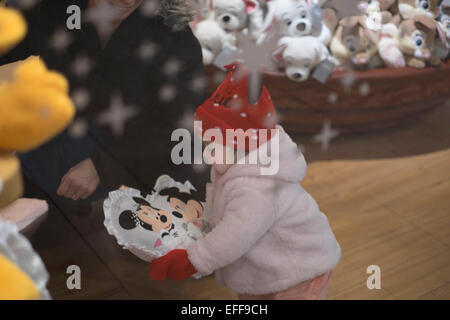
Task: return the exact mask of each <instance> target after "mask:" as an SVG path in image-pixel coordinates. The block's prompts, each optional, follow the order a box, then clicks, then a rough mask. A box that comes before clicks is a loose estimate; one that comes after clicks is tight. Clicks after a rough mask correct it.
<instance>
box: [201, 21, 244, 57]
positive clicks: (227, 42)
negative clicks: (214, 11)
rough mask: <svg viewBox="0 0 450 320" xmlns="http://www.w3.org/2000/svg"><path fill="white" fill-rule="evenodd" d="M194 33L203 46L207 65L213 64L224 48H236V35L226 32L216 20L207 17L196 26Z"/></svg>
mask: <svg viewBox="0 0 450 320" xmlns="http://www.w3.org/2000/svg"><path fill="white" fill-rule="evenodd" d="M194 34H195V36H196V37H197V39H198V41H199V42H200V45H201V46H202V53H203V63H204V64H205V65H210V64H212V63H213V62H214V59H215V58H216V57H217V55H218V54H219V53H220V52H222V50H223V49H224V48H226V47H228V48H231V49H234V48H235V42H236V38H235V37H234V35H233V34H231V33H227V32H225V31H224V30H223V29H222V28H221V26H220V25H219V24H218V23H217V22H216V21H215V20H212V19H207V20H203V21H201V22H199V23H198V24H197V25H195V26H194Z"/></svg>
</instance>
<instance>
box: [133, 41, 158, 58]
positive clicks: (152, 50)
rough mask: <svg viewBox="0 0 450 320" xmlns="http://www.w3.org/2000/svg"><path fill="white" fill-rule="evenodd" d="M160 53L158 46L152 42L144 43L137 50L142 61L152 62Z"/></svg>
mask: <svg viewBox="0 0 450 320" xmlns="http://www.w3.org/2000/svg"><path fill="white" fill-rule="evenodd" d="M157 53H158V46H157V45H156V44H155V43H153V42H151V41H144V42H143V43H142V44H141V45H140V46H139V48H138V49H137V55H138V57H139V58H141V60H142V61H145V62H148V61H150V60H151V59H152V58H153V57H154V56H155V55H156V54H157Z"/></svg>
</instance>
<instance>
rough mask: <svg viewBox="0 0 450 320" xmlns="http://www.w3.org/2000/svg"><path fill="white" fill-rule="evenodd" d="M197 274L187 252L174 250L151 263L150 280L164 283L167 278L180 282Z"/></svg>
mask: <svg viewBox="0 0 450 320" xmlns="http://www.w3.org/2000/svg"><path fill="white" fill-rule="evenodd" d="M195 273H197V270H196V269H195V267H194V266H193V265H192V263H191V262H190V261H189V258H188V255H187V252H186V250H181V249H176V250H172V251H170V252H169V253H168V254H166V255H165V256H163V257H161V258H159V259H156V260H153V261H152V262H151V263H150V278H152V279H153V280H155V281H164V280H165V279H166V278H167V277H169V278H170V279H172V280H176V281H179V280H184V279H186V278H189V277H190V276H192V275H193V274H195Z"/></svg>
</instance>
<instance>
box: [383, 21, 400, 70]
mask: <svg viewBox="0 0 450 320" xmlns="http://www.w3.org/2000/svg"><path fill="white" fill-rule="evenodd" d="M398 33H399V31H398V27H397V26H396V25H395V24H394V23H387V24H385V25H383V26H382V28H381V33H380V40H379V42H378V53H379V54H380V57H381V59H382V60H383V62H384V63H385V64H386V66H388V67H393V68H403V67H405V66H406V62H405V57H404V56H403V53H402V51H401V50H400V48H399V42H398Z"/></svg>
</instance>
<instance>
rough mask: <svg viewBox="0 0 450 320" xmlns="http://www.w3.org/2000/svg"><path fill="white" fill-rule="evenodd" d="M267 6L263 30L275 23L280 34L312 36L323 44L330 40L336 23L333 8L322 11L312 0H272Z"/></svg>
mask: <svg viewBox="0 0 450 320" xmlns="http://www.w3.org/2000/svg"><path fill="white" fill-rule="evenodd" d="M268 8H269V9H268V13H267V15H266V18H265V22H264V27H263V29H264V30H269V29H270V28H271V27H272V25H273V24H276V25H277V27H278V32H279V33H280V36H289V37H303V36H314V37H317V38H319V40H320V41H321V42H322V43H323V44H325V45H328V43H329V42H330V41H331V37H332V33H333V32H334V30H335V28H336V25H337V16H336V13H335V11H334V10H333V9H330V8H328V9H325V11H323V10H322V9H321V8H320V6H319V5H318V3H316V1H313V0H274V1H270V2H268Z"/></svg>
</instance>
